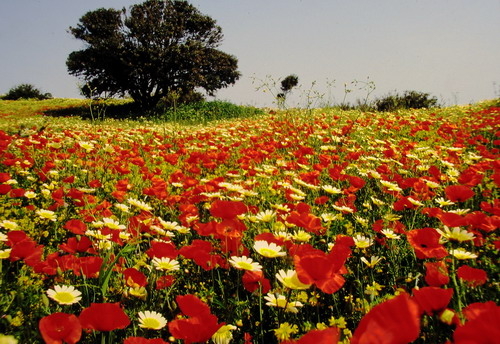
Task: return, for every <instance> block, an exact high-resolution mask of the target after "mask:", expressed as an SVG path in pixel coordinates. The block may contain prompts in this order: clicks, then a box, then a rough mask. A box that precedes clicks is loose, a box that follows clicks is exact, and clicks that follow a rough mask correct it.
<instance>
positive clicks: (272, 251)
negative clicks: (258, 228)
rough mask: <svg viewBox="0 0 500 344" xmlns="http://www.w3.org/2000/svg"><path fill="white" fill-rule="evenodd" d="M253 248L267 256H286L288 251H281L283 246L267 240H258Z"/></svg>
mask: <svg viewBox="0 0 500 344" xmlns="http://www.w3.org/2000/svg"><path fill="white" fill-rule="evenodd" d="M253 248H254V249H255V251H257V253H259V254H260V255H263V256H264V257H267V258H276V257H283V256H286V252H283V251H281V246H278V245H276V244H275V243H273V242H271V243H268V242H267V241H265V240H257V241H256V242H255V243H254V245H253Z"/></svg>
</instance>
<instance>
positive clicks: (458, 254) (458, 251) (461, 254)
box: [450, 248, 477, 260]
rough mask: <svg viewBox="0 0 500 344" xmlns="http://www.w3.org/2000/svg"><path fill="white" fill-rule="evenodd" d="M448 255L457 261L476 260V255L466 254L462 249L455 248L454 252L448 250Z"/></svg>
mask: <svg viewBox="0 0 500 344" xmlns="http://www.w3.org/2000/svg"><path fill="white" fill-rule="evenodd" d="M450 253H451V254H452V255H453V256H454V257H455V258H457V259H460V260H464V259H475V258H477V254H474V253H471V252H468V251H466V250H464V249H463V248H457V249H455V250H450Z"/></svg>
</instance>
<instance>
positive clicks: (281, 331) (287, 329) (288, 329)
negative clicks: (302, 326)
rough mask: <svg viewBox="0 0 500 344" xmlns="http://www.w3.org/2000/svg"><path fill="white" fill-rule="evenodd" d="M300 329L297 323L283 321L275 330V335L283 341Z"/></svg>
mask: <svg viewBox="0 0 500 344" xmlns="http://www.w3.org/2000/svg"><path fill="white" fill-rule="evenodd" d="M298 331H299V328H298V326H297V325H295V324H293V325H290V324H289V323H287V322H284V323H281V324H280V327H278V328H277V329H275V330H274V335H275V336H276V338H277V339H278V341H280V342H282V341H285V340H289V339H290V336H291V335H292V334H295V333H297V332H298Z"/></svg>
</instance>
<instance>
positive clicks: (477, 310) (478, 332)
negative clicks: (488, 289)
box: [453, 301, 500, 344]
mask: <svg viewBox="0 0 500 344" xmlns="http://www.w3.org/2000/svg"><path fill="white" fill-rule="evenodd" d="M463 314H464V315H465V317H466V318H467V322H466V323H465V324H463V325H462V326H459V327H457V329H456V330H455V332H454V333H453V342H454V343H455V344H469V343H478V344H488V343H498V338H500V327H499V326H498V319H500V306H497V305H496V304H495V302H493V301H488V302H485V303H473V304H470V305H469V306H467V307H466V308H464V309H463Z"/></svg>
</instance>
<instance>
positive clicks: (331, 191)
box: [321, 185, 342, 195]
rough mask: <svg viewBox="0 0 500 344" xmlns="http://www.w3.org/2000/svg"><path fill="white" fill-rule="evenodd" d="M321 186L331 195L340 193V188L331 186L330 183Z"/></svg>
mask: <svg viewBox="0 0 500 344" xmlns="http://www.w3.org/2000/svg"><path fill="white" fill-rule="evenodd" d="M321 188H322V189H323V190H324V191H325V192H327V193H329V194H331V195H338V194H341V193H342V189H339V188H336V187H335V186H331V185H322V186H321Z"/></svg>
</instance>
